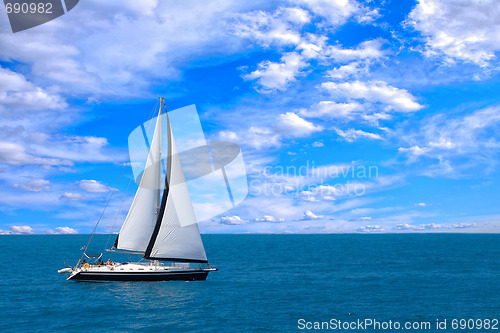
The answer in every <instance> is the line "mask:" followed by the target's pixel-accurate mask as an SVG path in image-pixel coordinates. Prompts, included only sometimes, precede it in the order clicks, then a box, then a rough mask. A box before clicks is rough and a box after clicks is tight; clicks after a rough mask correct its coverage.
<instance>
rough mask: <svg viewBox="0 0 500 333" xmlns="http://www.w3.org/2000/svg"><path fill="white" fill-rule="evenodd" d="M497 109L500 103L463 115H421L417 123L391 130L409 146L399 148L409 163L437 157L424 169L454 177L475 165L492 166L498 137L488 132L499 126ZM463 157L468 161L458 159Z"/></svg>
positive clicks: (429, 172)
mask: <svg viewBox="0 0 500 333" xmlns="http://www.w3.org/2000/svg"><path fill="white" fill-rule="evenodd" d="M499 111H500V106H498V105H495V106H491V107H488V108H485V109H480V110H477V111H474V112H472V113H468V114H465V115H454V114H453V113H442V114H438V115H435V116H431V117H428V118H424V119H423V120H422V121H421V123H420V124H418V126H415V125H412V128H411V129H408V128H406V127H403V128H400V129H398V130H397V131H396V132H395V133H394V134H395V135H396V136H397V138H398V139H400V140H401V141H402V143H403V144H404V145H406V146H407V147H408V148H406V147H404V146H403V147H400V148H399V152H401V153H404V154H405V155H407V156H408V162H410V163H413V162H416V161H417V160H419V159H421V158H422V157H426V158H430V159H431V160H433V161H438V163H437V164H434V165H433V166H432V167H431V168H425V169H424V172H427V174H428V175H430V176H438V175H439V176H448V177H450V176H451V177H453V176H457V175H458V174H460V173H461V172H463V171H466V170H467V169H469V168H472V167H475V166H478V165H482V166H483V169H484V165H486V166H490V165H491V166H492V167H493V166H494V164H495V161H496V157H495V156H496V155H495V154H496V153H497V152H498V151H499V150H500V141H499V140H497V139H496V138H495V137H494V136H492V135H491V134H490V133H492V132H494V131H498V130H499V129H500V112H499ZM463 157H467V160H468V162H467V163H463V160H461V161H459V159H460V158H463ZM483 171H484V170H483Z"/></svg>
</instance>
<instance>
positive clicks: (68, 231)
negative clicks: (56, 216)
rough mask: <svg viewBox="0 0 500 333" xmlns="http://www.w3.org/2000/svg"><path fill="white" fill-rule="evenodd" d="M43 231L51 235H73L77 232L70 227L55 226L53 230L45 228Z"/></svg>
mask: <svg viewBox="0 0 500 333" xmlns="http://www.w3.org/2000/svg"><path fill="white" fill-rule="evenodd" d="M45 233H47V234H51V235H75V234H78V231H76V230H75V229H73V228H70V227H57V228H55V229H54V230H47V231H46V232H45Z"/></svg>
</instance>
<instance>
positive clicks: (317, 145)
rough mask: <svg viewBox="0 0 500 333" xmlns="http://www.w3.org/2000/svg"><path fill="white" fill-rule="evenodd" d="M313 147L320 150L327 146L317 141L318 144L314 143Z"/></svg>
mask: <svg viewBox="0 0 500 333" xmlns="http://www.w3.org/2000/svg"><path fill="white" fill-rule="evenodd" d="M312 146H313V147H314V148H319V147H324V146H325V144H324V143H323V142H321V141H316V142H313V144H312Z"/></svg>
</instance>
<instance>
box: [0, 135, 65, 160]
mask: <svg viewBox="0 0 500 333" xmlns="http://www.w3.org/2000/svg"><path fill="white" fill-rule="evenodd" d="M0 163H5V164H10V165H27V164H37V165H62V166H73V162H71V161H69V160H67V159H64V160H62V159H57V158H46V157H38V156H35V155H33V154H30V153H28V152H27V151H26V148H25V147H24V146H22V145H21V144H19V143H14V142H6V141H0Z"/></svg>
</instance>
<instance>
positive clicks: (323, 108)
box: [299, 101, 363, 118]
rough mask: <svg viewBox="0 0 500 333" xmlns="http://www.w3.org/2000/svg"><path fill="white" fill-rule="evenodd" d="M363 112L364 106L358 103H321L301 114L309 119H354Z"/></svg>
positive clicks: (302, 110) (303, 110) (302, 111)
mask: <svg viewBox="0 0 500 333" xmlns="http://www.w3.org/2000/svg"><path fill="white" fill-rule="evenodd" d="M361 110H363V106H362V105H361V104H360V103H357V102H350V103H337V102H334V101H321V102H319V103H316V104H314V105H312V106H311V107H310V108H309V109H301V110H300V112H299V114H300V115H301V116H304V117H307V118H323V117H324V118H353V116H354V115H355V114H356V113H358V112H359V111H361Z"/></svg>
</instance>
